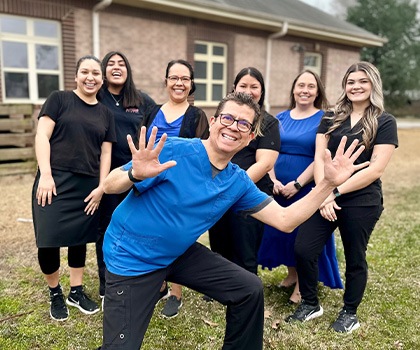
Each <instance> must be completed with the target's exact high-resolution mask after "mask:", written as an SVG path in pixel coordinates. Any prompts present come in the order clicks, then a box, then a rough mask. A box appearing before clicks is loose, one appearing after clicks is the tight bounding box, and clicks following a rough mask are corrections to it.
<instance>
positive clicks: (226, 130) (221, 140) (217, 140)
mask: <svg viewBox="0 0 420 350" xmlns="http://www.w3.org/2000/svg"><path fill="white" fill-rule="evenodd" d="M221 114H229V115H231V116H232V117H233V118H235V119H239V120H246V121H248V122H249V123H251V124H253V123H254V118H255V111H254V110H253V109H252V108H251V107H249V106H247V105H239V104H237V103H236V102H233V101H227V102H226V104H225V106H224V108H223V110H222V111H221ZM254 136H255V135H254V133H253V132H246V133H244V132H240V131H239V130H238V126H237V123H236V122H234V123H233V124H232V125H230V126H224V125H222V123H221V122H220V117H211V119H210V137H209V139H208V141H209V143H210V144H211V147H212V150H213V151H215V152H217V153H219V154H223V155H224V156H226V157H227V158H231V157H233V156H234V155H235V153H237V152H238V151H240V150H241V149H242V148H244V147H246V146H247V145H248V144H249V143H250V142H251V140H252V139H253V138H254Z"/></svg>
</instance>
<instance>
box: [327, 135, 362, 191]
mask: <svg viewBox="0 0 420 350" xmlns="http://www.w3.org/2000/svg"><path fill="white" fill-rule="evenodd" d="M346 141H347V137H346V136H343V137H342V139H341V141H340V145H339V146H338V148H337V152H336V154H335V157H334V159H331V152H330V151H329V150H328V149H326V150H325V162H324V179H325V180H326V181H328V182H329V183H330V184H331V185H333V186H334V187H337V186H339V185H341V184H342V183H343V182H345V181H346V180H347V179H348V178H349V177H350V176H351V175H352V174H353V173H354V172H355V171H357V170H359V169H362V168H365V167H367V166H368V165H369V162H364V163H361V164H357V165H354V162H355V161H356V159H357V158H358V157H359V155H360V154H361V153H362V152H363V151H364V149H365V146H360V147H359V148H357V149H356V147H357V144H358V143H359V141H358V140H354V141H353V142H352V143H351V145H350V146H349V147H348V148H347V149H346V150H344V148H345V145H346Z"/></svg>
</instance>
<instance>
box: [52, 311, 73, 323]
mask: <svg viewBox="0 0 420 350" xmlns="http://www.w3.org/2000/svg"><path fill="white" fill-rule="evenodd" d="M50 317H51V318H52V319H53V320H54V321H58V322H63V321H65V320H67V319H68V318H69V317H68V316H67V317H66V318H55V317H54V316H53V315H52V314H51V312H50Z"/></svg>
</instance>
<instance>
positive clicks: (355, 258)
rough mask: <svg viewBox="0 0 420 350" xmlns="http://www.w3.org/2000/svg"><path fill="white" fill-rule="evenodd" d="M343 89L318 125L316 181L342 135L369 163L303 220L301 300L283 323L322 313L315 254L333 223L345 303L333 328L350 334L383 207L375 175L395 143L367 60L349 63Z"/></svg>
mask: <svg viewBox="0 0 420 350" xmlns="http://www.w3.org/2000/svg"><path fill="white" fill-rule="evenodd" d="M342 87H343V91H342V93H341V95H340V97H339V99H338V101H337V104H336V106H335V108H334V110H333V111H332V112H329V113H327V114H326V116H324V118H323V119H322V121H321V124H320V126H319V128H318V133H317V137H316V152H315V164H314V166H315V168H314V177H315V182H317V183H318V182H319V181H320V180H321V179H322V177H323V175H324V174H323V169H322V167H323V165H324V152H325V151H324V150H325V148H328V149H329V150H330V151H331V153H332V155H333V156H334V154H335V152H336V150H337V147H338V144H339V142H340V140H341V138H342V136H347V145H349V144H350V143H351V142H352V141H353V140H354V139H358V140H359V141H360V144H362V145H364V146H365V150H364V151H363V153H362V154H361V155H360V156H359V158H358V159H357V160H356V162H355V164H360V163H363V162H366V161H370V164H369V166H368V167H366V168H364V169H362V170H360V171H358V172H356V173H354V174H353V176H351V177H350V178H349V179H348V180H347V181H346V182H344V183H343V184H342V185H340V186H339V187H337V188H336V189H335V190H334V191H333V192H332V193H331V194H330V196H329V197H328V198H327V199H326V200H325V201H324V203H323V204H322V205H321V206H320V208H319V212H317V213H315V214H314V215H313V216H312V217H311V218H310V219H308V220H307V221H306V222H305V223H303V224H302V225H301V226H300V228H299V232H298V235H297V238H296V242H295V254H296V261H297V271H298V278H299V286H300V292H301V295H302V300H303V302H302V304H301V305H300V306H299V307H298V308H297V310H296V311H295V313H294V314H293V315H290V316H289V317H287V319H286V321H293V320H297V321H307V320H310V319H312V318H315V317H318V316H321V315H322V313H323V309H322V307H321V306H320V305H319V301H318V298H317V280H318V266H317V260H318V256H319V254H320V252H321V250H322V247H323V246H324V244H325V243H326V241H327V239H328V238H329V236H330V235H331V232H333V231H334V230H335V229H336V228H337V227H338V228H339V230H340V235H341V239H342V242H343V247H344V254H345V258H346V273H345V276H346V282H345V292H344V298H343V299H344V306H343V308H342V310H341V311H340V313H339V315H338V318H337V319H336V321H335V322H334V323H333V324H332V326H331V327H332V329H334V330H335V331H336V332H340V333H350V332H352V331H353V330H355V329H357V328H359V327H360V324H359V321H358V319H357V316H356V311H357V308H358V306H359V304H360V302H361V301H362V298H363V294H364V291H365V288H366V282H367V271H368V267H367V262H366V250H367V244H368V242H369V237H370V235H371V233H372V231H373V229H374V226H375V224H376V222H377V221H378V219H379V217H380V215H381V213H382V210H383V206H382V203H383V198H382V189H381V180H380V176H381V175H382V174H383V172H384V171H385V168H386V166H387V164H388V162H389V160H390V159H391V156H392V154H393V152H394V150H395V148H396V147H398V137H397V126H396V121H395V118H394V117H393V116H392V115H390V114H388V113H386V112H385V111H384V106H383V93H382V82H381V77H380V74H379V71H378V70H377V69H376V67H374V66H373V65H372V64H370V63H368V62H359V63H356V64H353V65H352V66H350V68H349V69H348V70H347V72H346V74H345V75H344V78H343V81H342Z"/></svg>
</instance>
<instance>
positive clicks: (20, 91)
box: [4, 72, 29, 98]
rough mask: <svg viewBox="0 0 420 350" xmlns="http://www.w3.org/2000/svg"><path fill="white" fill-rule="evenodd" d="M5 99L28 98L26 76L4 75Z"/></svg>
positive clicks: (21, 74)
mask: <svg viewBox="0 0 420 350" xmlns="http://www.w3.org/2000/svg"><path fill="white" fill-rule="evenodd" d="M4 80H5V86H6V97H9V98H29V83H28V74H25V73H7V72H6V73H4Z"/></svg>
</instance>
